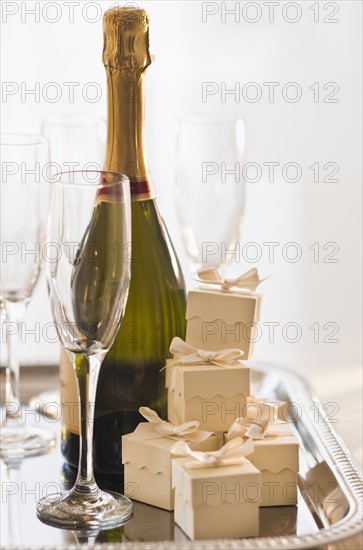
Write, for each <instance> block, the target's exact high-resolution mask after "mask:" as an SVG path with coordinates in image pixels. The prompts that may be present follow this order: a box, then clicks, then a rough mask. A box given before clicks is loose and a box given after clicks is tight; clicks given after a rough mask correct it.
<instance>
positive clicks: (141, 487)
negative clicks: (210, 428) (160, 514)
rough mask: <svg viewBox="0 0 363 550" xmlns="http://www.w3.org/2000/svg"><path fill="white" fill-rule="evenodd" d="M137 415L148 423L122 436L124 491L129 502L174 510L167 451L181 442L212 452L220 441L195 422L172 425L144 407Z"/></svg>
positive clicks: (168, 453) (143, 423) (169, 462)
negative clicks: (140, 415) (128, 497)
mask: <svg viewBox="0 0 363 550" xmlns="http://www.w3.org/2000/svg"><path fill="white" fill-rule="evenodd" d="M140 412H141V414H142V415H143V416H144V417H145V418H146V419H147V420H149V422H148V423H145V422H142V423H141V424H139V426H138V427H137V428H136V430H135V431H134V432H133V433H131V434H127V435H124V436H123V437H122V463H123V464H124V480H125V491H127V493H129V494H130V496H131V498H132V499H133V500H138V501H140V502H144V503H146V504H151V505H153V506H157V507H159V508H163V509H164V510H174V490H173V489H172V486H171V448H172V447H173V445H174V444H175V442H176V441H177V440H178V439H183V440H186V441H188V442H189V443H190V445H191V447H192V448H193V449H194V450H198V451H212V450H216V449H218V448H219V447H220V438H219V437H218V436H217V435H214V434H211V433H210V432H203V431H201V430H199V424H198V422H189V423H187V424H186V425H182V426H175V425H173V424H170V423H169V422H164V421H162V420H161V419H160V418H159V417H158V415H157V414H156V413H155V412H154V411H151V410H150V409H148V408H147V407H141V409H140ZM192 439H194V441H191V440H192Z"/></svg>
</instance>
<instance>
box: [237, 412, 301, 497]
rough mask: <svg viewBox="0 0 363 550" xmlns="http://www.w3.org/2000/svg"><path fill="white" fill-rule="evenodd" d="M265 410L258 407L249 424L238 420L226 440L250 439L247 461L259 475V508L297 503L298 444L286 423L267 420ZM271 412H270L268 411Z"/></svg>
mask: <svg viewBox="0 0 363 550" xmlns="http://www.w3.org/2000/svg"><path fill="white" fill-rule="evenodd" d="M268 409H269V408H268V407H267V405H266V404H265V403H264V404H261V409H260V410H261V411H262V413H261V414H260V415H258V417H257V418H255V419H254V420H252V421H251V419H248V417H247V420H246V418H239V419H237V420H236V421H235V423H234V424H233V425H232V426H231V428H230V430H229V431H228V433H227V435H226V440H227V441H228V440H231V439H233V437H240V436H243V437H249V438H253V441H254V451H253V453H252V454H251V455H250V456H249V460H250V461H251V462H252V464H254V466H256V468H258V469H259V470H260V472H261V476H262V486H261V488H262V496H261V504H260V506H287V505H295V504H297V473H298V471H299V443H298V440H297V438H296V437H295V435H294V434H293V432H292V429H291V426H290V424H288V423H287V422H283V421H280V420H278V419H276V417H275V418H273V420H272V421H269V420H268V416H267V415H268V414H269V412H268ZM270 411H271V409H270Z"/></svg>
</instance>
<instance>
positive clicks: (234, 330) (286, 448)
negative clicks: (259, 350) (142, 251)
mask: <svg viewBox="0 0 363 550" xmlns="http://www.w3.org/2000/svg"><path fill="white" fill-rule="evenodd" d="M199 278H200V281H201V282H202V284H203V286H201V287H200V288H198V289H197V290H193V291H191V292H189V295H188V304H187V334H186V341H185V342H184V341H183V340H181V339H180V338H174V339H173V341H172V342H171V346H170V352H171V354H172V358H171V359H169V360H167V362H166V366H165V380H166V388H167V397H168V418H167V420H163V419H161V418H160V417H159V416H158V415H157V414H156V412H154V411H152V410H150V409H148V408H147V407H141V408H140V413H141V414H142V415H143V416H144V418H145V420H146V422H142V423H141V424H139V426H138V427H137V428H136V430H135V431H134V432H133V433H131V434H128V435H125V436H123V439H122V457H123V463H124V475H125V485H126V486H127V485H132V486H133V488H134V490H133V498H134V499H135V500H139V501H141V502H145V503H147V504H151V505H153V506H157V507H159V508H163V509H165V510H169V511H172V510H174V520H175V522H176V524H177V525H179V527H180V528H181V529H182V530H183V531H184V532H185V533H186V534H187V535H188V536H189V537H190V538H191V539H208V538H222V537H227V538H228V537H232V538H234V537H254V536H258V534H259V508H260V507H264V506H284V505H295V504H296V503H297V489H296V482H297V472H298V469H299V446H298V441H297V439H296V437H295V436H294V434H293V431H292V429H291V426H290V424H289V423H288V422H286V421H285V420H286V407H285V405H286V404H283V403H278V402H271V401H270V400H268V399H266V398H257V397H254V396H251V388H250V369H249V368H248V366H247V365H246V364H245V363H244V362H243V361H242V359H243V360H245V359H248V358H250V357H251V353H252V349H253V347H252V344H253V340H254V331H255V328H256V324H257V322H258V320H259V312H260V304H261V296H260V295H259V294H256V292H255V290H256V288H257V286H258V285H259V283H260V282H261V281H260V279H259V277H258V273H257V270H256V269H253V270H250V271H249V272H248V273H247V274H245V275H244V276H242V277H240V278H238V279H234V280H226V279H223V278H222V277H221V276H220V274H219V273H218V271H217V270H216V269H214V268H213V269H208V270H204V271H203V272H200V273H199Z"/></svg>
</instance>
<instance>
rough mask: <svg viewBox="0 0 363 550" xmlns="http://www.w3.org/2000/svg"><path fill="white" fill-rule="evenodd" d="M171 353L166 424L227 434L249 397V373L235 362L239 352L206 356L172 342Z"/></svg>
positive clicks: (182, 343) (178, 342)
mask: <svg viewBox="0 0 363 550" xmlns="http://www.w3.org/2000/svg"><path fill="white" fill-rule="evenodd" d="M170 351H171V352H172V353H173V354H174V356H175V358H174V359H173V360H170V361H168V362H167V365H166V377H165V380H166V386H167V390H168V420H169V421H170V422H174V423H177V424H180V423H182V422H189V421H191V420H197V421H198V422H199V424H200V428H201V429H203V430H208V431H211V432H225V431H227V430H228V428H229V426H230V425H231V423H232V422H233V421H234V420H235V419H236V418H238V417H240V416H241V415H242V414H243V410H244V407H245V405H246V400H247V396H248V395H249V393H250V369H249V368H248V367H246V366H245V365H244V364H243V363H241V361H238V360H236V359H235V358H236V357H239V356H240V355H241V352H240V350H238V349H230V350H229V349H226V350H221V351H220V352H207V351H204V350H197V349H195V348H193V347H192V346H190V345H189V344H186V343H185V342H183V340H181V339H180V338H174V340H173V342H172V344H171V346H170Z"/></svg>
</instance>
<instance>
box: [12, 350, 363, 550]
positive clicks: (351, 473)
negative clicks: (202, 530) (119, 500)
mask: <svg viewBox="0 0 363 550" xmlns="http://www.w3.org/2000/svg"><path fill="white" fill-rule="evenodd" d="M248 366H249V368H251V370H253V371H256V372H257V373H258V372H260V373H263V374H271V373H273V374H276V375H278V376H279V377H280V378H281V379H282V382H283V383H284V385H285V387H286V388H287V389H288V390H289V393H291V395H290V397H291V396H293V397H294V401H296V402H297V403H298V404H299V405H300V406H301V408H302V412H303V413H304V423H305V422H309V430H312V431H313V432H314V441H315V443H316V444H317V445H318V447H319V451H320V452H321V454H322V456H323V457H324V459H325V460H326V462H327V463H328V465H329V466H330V468H331V469H332V470H334V472H335V475H336V477H337V478H338V479H339V480H340V482H341V483H340V488H341V489H342V491H343V492H344V494H345V496H346V498H347V500H348V502H349V512H348V514H347V515H346V516H345V517H344V518H343V519H341V520H340V521H338V522H337V523H335V524H333V525H331V526H330V527H327V528H323V529H320V530H319V531H317V532H314V533H311V534H305V535H286V536H274V537H256V538H243V539H218V540H215V539H209V540H197V541H191V540H183V541H170V540H164V541H150V542H141V541H125V542H119V543H96V544H94V545H93V546H92V548H94V549H95V550H106V549H115V550H116V549H120V550H139V549H140V550H156V549H158V550H182V549H183V550H189V549H194V550H195V548H198V549H200V550H203V549H208V550H209V549H216V550H234V549H239V550H240V549H241V550H268V549H271V550H272V549H273V550H286V549H290V548H294V549H295V548H296V549H301V550H302V549H309V548H310V549H311V548H317V547H326V546H327V545H329V544H332V543H335V542H339V541H342V540H344V539H348V538H351V537H354V536H357V535H359V534H360V533H361V532H362V520H363V475H362V473H361V471H360V470H359V468H358V466H357V465H356V463H355V460H354V458H353V457H352V455H351V453H350V451H349V449H348V448H347V446H346V444H345V443H344V441H343V440H342V438H341V436H340V435H339V434H338V433H337V432H336V431H335V429H334V427H333V426H332V424H331V423H328V422H325V421H324V418H326V414H325V411H324V409H323V407H322V404H321V401H320V400H319V398H318V397H317V396H316V394H315V392H314V391H313V389H312V387H311V386H310V384H309V382H308V381H307V380H306V379H305V378H304V377H303V376H301V375H300V374H297V373H296V372H294V371H293V370H291V369H289V368H287V367H282V366H280V365H276V364H274V363H272V362H266V361H253V360H252V361H249V362H248ZM312 405H313V407H312V408H311V409H310V407H311V406H312ZM314 405H315V407H316V406H318V407H319V412H320V414H319V417H318V422H313V414H314V413H313V409H314ZM82 547H83V548H86V547H87V546H86V547H85V546H82ZM20 548H22V547H19V549H20ZM46 548H47V550H51V549H54V550H59V548H58V547H57V546H54V547H49V545H47V547H46ZM73 548H74V549H76V548H80V546H79V545H72V544H70V545H69V546H68V549H69V550H73ZM37 550H41V549H40V548H39V547H37Z"/></svg>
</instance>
